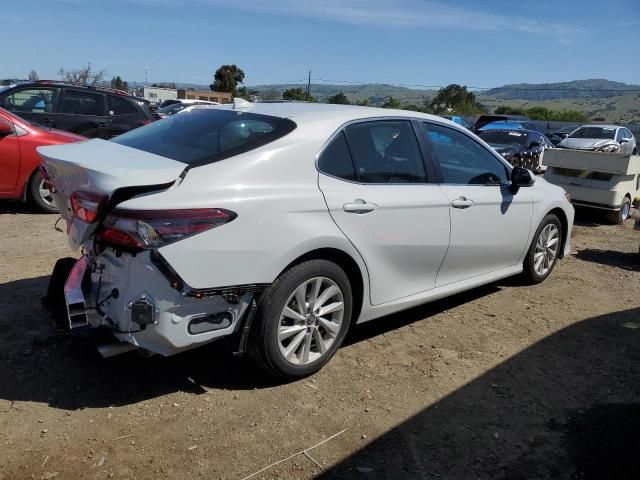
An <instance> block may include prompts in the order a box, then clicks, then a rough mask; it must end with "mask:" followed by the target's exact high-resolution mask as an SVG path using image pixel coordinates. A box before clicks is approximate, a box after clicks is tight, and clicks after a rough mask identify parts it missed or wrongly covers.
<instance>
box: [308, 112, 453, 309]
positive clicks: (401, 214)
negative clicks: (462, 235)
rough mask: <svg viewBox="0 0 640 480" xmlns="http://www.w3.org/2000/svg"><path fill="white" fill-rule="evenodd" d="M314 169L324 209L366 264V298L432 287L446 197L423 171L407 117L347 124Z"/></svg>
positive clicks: (378, 300) (442, 249) (442, 243)
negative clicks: (323, 200)
mask: <svg viewBox="0 0 640 480" xmlns="http://www.w3.org/2000/svg"><path fill="white" fill-rule="evenodd" d="M318 168H319V170H320V172H321V173H320V175H319V186H320V189H321V190H322V193H323V194H324V197H325V200H326V202H327V206H328V208H329V212H330V214H331V216H332V218H333V220H334V221H335V223H336V224H337V225H338V227H339V228H340V229H341V230H342V232H343V233H344V234H345V235H346V237H347V238H348V239H349V240H350V241H351V243H352V244H353V245H354V247H355V248H356V249H357V250H358V252H359V253H360V255H361V256H362V258H363V259H364V262H365V264H366V266H367V270H368V273H369V279H370V286H369V287H370V294H371V303H372V304H373V305H379V304H382V303H386V302H391V301H393V300H397V299H399V298H402V297H406V296H408V295H412V294H415V293H420V292H423V291H426V290H429V289H431V288H434V286H435V280H436V274H437V272H438V268H440V265H441V263H442V260H443V259H444V256H445V253H446V251H447V247H448V245H449V202H448V200H447V197H446V196H445V195H444V194H443V192H442V190H441V189H440V187H439V186H438V185H437V184H436V183H434V182H433V180H434V179H435V177H434V176H433V172H429V171H428V169H425V164H424V162H423V159H422V155H421V152H420V148H419V145H418V142H417V140H416V136H415V132H414V127H413V124H412V122H411V121H408V120H385V121H368V122H360V123H355V124H352V125H350V126H348V127H346V128H345V129H344V131H341V132H340V133H338V135H337V136H336V137H335V138H334V139H333V140H332V142H331V143H330V144H329V145H328V146H327V147H326V148H325V149H324V150H323V152H322V154H321V155H320V157H319V159H318Z"/></svg>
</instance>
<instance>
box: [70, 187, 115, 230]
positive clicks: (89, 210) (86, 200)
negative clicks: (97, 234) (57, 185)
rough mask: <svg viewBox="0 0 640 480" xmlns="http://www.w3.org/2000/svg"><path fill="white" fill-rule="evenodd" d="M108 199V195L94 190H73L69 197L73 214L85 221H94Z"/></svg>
mask: <svg viewBox="0 0 640 480" xmlns="http://www.w3.org/2000/svg"><path fill="white" fill-rule="evenodd" d="M106 199H107V197H106V195H101V194H99V193H93V192H73V193H72V194H71V197H69V201H70V202H71V210H72V211H73V214H74V215H75V216H76V217H78V218H79V219H80V220H82V221H83V222H85V223H93V222H94V221H95V220H96V218H98V211H99V210H100V207H101V206H102V204H103V203H104V201H105V200H106Z"/></svg>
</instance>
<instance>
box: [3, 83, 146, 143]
mask: <svg viewBox="0 0 640 480" xmlns="http://www.w3.org/2000/svg"><path fill="white" fill-rule="evenodd" d="M0 107H2V108H4V109H5V110H8V111H10V112H12V113H15V114H17V115H19V116H20V117H22V118H24V119H25V120H27V121H29V122H32V123H37V124H39V125H41V126H43V127H48V128H55V129H58V130H66V131H68V132H72V133H77V134H78V135H82V136H84V137H90V138H104V139H109V138H112V137H115V136H117V135H120V134H122V133H125V132H128V131H130V130H133V129H134V128H137V127H140V126H142V125H146V124H148V123H150V122H152V121H154V120H157V119H158V116H157V115H155V114H153V113H152V112H151V111H150V110H149V102H148V101H146V100H144V99H141V98H137V97H132V96H130V95H128V94H127V93H126V92H123V91H120V90H114V89H109V88H98V87H83V86H78V85H69V84H66V83H60V82H52V81H38V82H24V83H20V84H17V85H10V86H8V87H0Z"/></svg>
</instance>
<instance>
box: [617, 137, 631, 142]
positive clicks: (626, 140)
mask: <svg viewBox="0 0 640 480" xmlns="http://www.w3.org/2000/svg"><path fill="white" fill-rule="evenodd" d="M629 140H631V139H630V138H621V139H620V142H619V143H627V142H628V141H629Z"/></svg>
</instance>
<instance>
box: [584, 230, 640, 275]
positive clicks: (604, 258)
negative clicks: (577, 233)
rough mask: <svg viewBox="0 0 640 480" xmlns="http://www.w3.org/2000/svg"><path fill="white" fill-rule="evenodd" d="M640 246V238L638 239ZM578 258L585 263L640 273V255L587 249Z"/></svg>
mask: <svg viewBox="0 0 640 480" xmlns="http://www.w3.org/2000/svg"><path fill="white" fill-rule="evenodd" d="M638 243H639V244H640V236H639V238H638ZM576 258H578V259H580V260H584V261H585V262H593V263H599V264H601V265H609V266H611V267H618V268H622V269H624V270H630V271H632V272H640V253H637V252H636V253H629V252H617V251H614V250H598V249H594V248H585V249H583V250H578V251H577V252H576Z"/></svg>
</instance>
